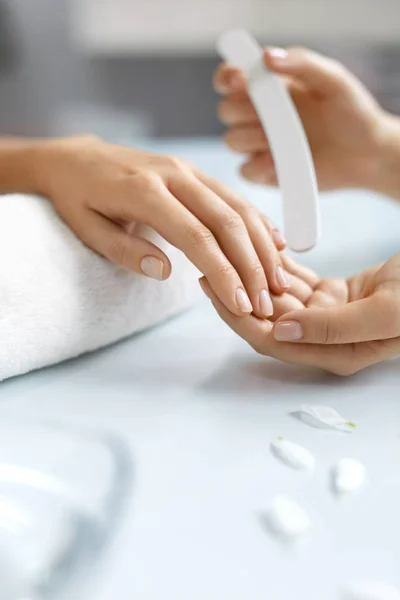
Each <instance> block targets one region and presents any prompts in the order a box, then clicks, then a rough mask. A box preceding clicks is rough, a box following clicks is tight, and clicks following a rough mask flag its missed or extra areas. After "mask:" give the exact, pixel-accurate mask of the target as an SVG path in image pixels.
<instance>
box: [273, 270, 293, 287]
mask: <svg viewBox="0 0 400 600" xmlns="http://www.w3.org/2000/svg"><path fill="white" fill-rule="evenodd" d="M276 279H277V281H278V283H279V285H280V286H281V287H282V288H284V289H285V290H287V289H288V288H290V283H289V278H288V276H287V274H286V273H285V271H284V270H283V269H282V267H280V266H279V267H276Z"/></svg>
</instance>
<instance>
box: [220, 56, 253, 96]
mask: <svg viewBox="0 0 400 600" xmlns="http://www.w3.org/2000/svg"><path fill="white" fill-rule="evenodd" d="M213 87H214V90H215V91H216V92H217V93H218V94H222V95H226V94H229V93H230V92H232V91H234V90H245V89H246V78H245V76H244V74H243V73H242V71H241V70H240V69H237V68H235V67H232V66H231V65H229V64H228V63H221V64H220V65H219V66H218V67H217V69H216V71H215V72H214V75H213Z"/></svg>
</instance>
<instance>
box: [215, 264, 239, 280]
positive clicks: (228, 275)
mask: <svg viewBox="0 0 400 600" xmlns="http://www.w3.org/2000/svg"><path fill="white" fill-rule="evenodd" d="M215 272H216V274H217V275H218V277H220V278H221V279H233V278H234V277H236V271H235V269H234V268H233V267H232V265H230V264H229V263H228V262H223V263H221V264H219V265H218V267H217V268H216V269H215Z"/></svg>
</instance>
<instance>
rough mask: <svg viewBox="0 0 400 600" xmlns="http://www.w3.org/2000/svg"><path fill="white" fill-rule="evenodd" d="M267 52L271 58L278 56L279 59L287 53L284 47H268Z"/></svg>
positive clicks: (282, 58)
mask: <svg viewBox="0 0 400 600" xmlns="http://www.w3.org/2000/svg"><path fill="white" fill-rule="evenodd" d="M268 53H269V55H270V56H272V58H278V59H279V60H284V59H285V58H286V57H287V55H288V53H287V50H285V49H284V48H269V49H268Z"/></svg>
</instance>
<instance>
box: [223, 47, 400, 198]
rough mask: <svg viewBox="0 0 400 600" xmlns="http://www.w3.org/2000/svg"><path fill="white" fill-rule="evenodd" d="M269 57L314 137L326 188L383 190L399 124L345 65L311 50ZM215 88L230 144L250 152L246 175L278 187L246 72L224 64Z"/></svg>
mask: <svg viewBox="0 0 400 600" xmlns="http://www.w3.org/2000/svg"><path fill="white" fill-rule="evenodd" d="M265 63H266V65H267V66H268V67H269V68H270V69H271V70H272V71H274V72H275V73H277V74H278V75H280V76H282V77H283V79H284V81H285V82H286V85H287V87H288V89H289V91H290V93H291V95H292V98H293V100H294V103H295V105H296V107H297V110H298V112H299V114H300V117H301V119H302V122H303V125H304V127H305V130H306V133H307V136H308V140H309V142H310V147H311V150H312V154H313V158H314V163H315V167H316V172H317V178H318V184H319V188H320V189H335V188H340V187H364V188H371V189H379V188H380V181H379V179H380V178H381V177H383V165H382V163H383V155H384V152H382V147H383V146H385V145H387V142H386V139H387V136H388V134H389V136H390V131H391V130H392V129H393V127H392V125H391V123H388V121H390V119H388V117H387V115H385V114H384V111H383V110H382V109H381V108H380V107H379V105H378V104H377V102H376V101H375V100H374V99H373V97H372V96H371V94H370V93H369V92H368V91H367V90H366V88H365V87H364V86H363V85H362V84H361V83H360V81H359V80H358V79H357V78H356V77H355V76H354V75H352V74H351V73H350V72H349V71H348V70H347V69H346V68H345V67H344V66H343V65H341V64H340V63H338V62H336V61H334V60H331V59H329V58H326V57H324V56H321V55H319V54H317V53H315V52H311V51H310V50H307V49H305V48H289V49H288V50H283V49H278V48H270V49H267V50H265ZM214 88H215V90H216V91H217V92H218V93H220V94H222V96H223V98H222V100H221V101H220V103H219V107H218V114H219V117H220V119H221V120H222V122H223V123H224V124H225V125H226V126H227V128H228V129H227V133H226V136H225V140H226V143H227V145H228V146H229V147H230V148H231V149H233V150H234V151H236V152H238V153H241V154H243V156H244V161H243V165H242V168H241V172H242V174H243V176H244V177H245V178H247V179H249V180H250V181H253V182H256V183H261V184H267V185H276V183H277V181H276V174H275V170H274V164H273V159H272V156H271V153H270V149H269V145H268V140H267V139H266V137H265V135H264V132H263V129H262V127H261V123H260V121H259V119H258V117H257V114H256V112H255V110H254V107H253V105H252V103H251V101H250V98H249V96H248V95H247V92H246V81H245V78H244V76H243V74H242V73H241V72H240V71H239V70H237V69H235V68H233V67H231V66H229V65H228V64H226V63H222V64H221V65H220V66H219V68H218V69H217V71H216V73H215V75H214ZM397 129H398V126H397Z"/></svg>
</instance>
